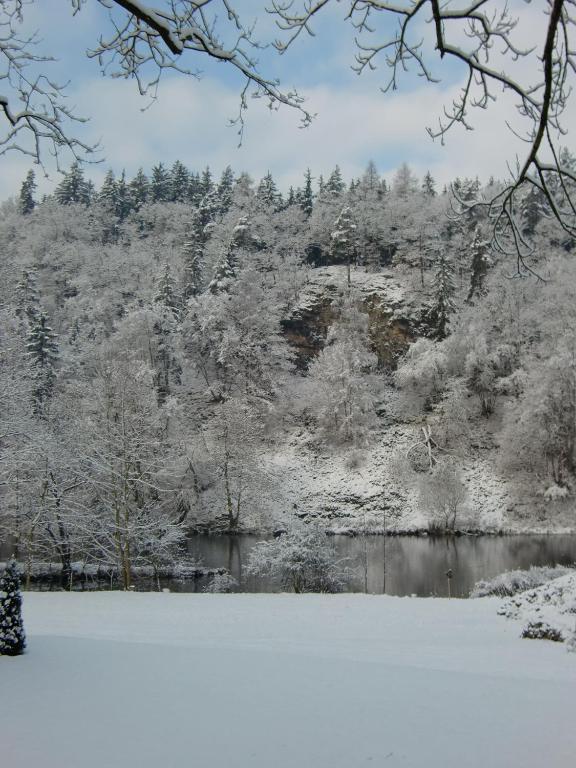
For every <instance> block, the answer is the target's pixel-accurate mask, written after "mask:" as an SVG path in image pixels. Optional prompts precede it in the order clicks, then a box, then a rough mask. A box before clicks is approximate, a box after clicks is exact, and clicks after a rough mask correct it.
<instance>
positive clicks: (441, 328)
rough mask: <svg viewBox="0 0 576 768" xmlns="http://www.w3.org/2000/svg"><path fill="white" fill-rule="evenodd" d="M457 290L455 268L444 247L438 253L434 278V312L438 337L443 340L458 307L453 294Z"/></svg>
mask: <svg viewBox="0 0 576 768" xmlns="http://www.w3.org/2000/svg"><path fill="white" fill-rule="evenodd" d="M455 292H456V283H455V270H454V266H453V265H452V263H451V261H450V259H449V258H448V255H447V253H446V251H445V250H444V249H442V250H441V251H440V253H439V254H438V261H437V264H436V271H435V273H434V277H433V279H432V296H433V305H432V313H433V315H434V318H435V321H436V337H437V338H438V339H439V340H440V341H441V340H442V339H445V338H446V336H447V331H446V329H447V326H448V323H449V321H450V315H452V313H453V312H454V310H455V309H456V306H455V304H454V300H453V296H454V293H455Z"/></svg>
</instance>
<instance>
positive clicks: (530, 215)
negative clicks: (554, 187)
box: [520, 186, 548, 237]
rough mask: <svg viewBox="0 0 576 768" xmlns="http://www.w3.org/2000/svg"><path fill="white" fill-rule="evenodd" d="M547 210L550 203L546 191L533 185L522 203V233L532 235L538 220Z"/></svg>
mask: <svg viewBox="0 0 576 768" xmlns="http://www.w3.org/2000/svg"><path fill="white" fill-rule="evenodd" d="M547 210H548V203H547V201H546V198H545V196H544V193H543V192H542V191H541V190H540V189H538V187H535V186H531V187H530V189H529V191H528V194H527V195H526V196H525V197H524V198H523V200H522V203H521V205H520V220H521V222H522V233H523V234H524V235H528V237H531V236H532V235H533V234H534V232H535V231H536V227H537V226H538V222H539V221H540V220H541V219H542V218H543V217H544V216H546V213H547Z"/></svg>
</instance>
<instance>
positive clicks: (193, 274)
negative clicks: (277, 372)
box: [182, 237, 204, 301]
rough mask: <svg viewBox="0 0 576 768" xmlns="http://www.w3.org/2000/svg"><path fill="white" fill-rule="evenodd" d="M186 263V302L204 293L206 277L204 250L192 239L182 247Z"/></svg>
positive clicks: (184, 288) (184, 282)
mask: <svg viewBox="0 0 576 768" xmlns="http://www.w3.org/2000/svg"><path fill="white" fill-rule="evenodd" d="M182 259H183V261H184V279H183V298H184V300H185V301H187V300H188V299H190V298H192V296H198V295H199V294H200V293H202V282H203V277H204V250H203V248H202V245H201V244H200V242H199V241H198V240H197V239H196V238H194V237H191V238H190V239H188V240H186V242H185V243H184V245H183V247H182Z"/></svg>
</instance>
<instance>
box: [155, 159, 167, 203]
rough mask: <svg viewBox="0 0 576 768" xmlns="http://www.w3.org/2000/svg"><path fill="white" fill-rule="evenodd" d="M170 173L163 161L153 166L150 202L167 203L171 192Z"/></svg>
mask: <svg viewBox="0 0 576 768" xmlns="http://www.w3.org/2000/svg"><path fill="white" fill-rule="evenodd" d="M171 186H172V185H171V183H170V174H169V173H168V171H167V170H166V168H164V166H163V165H162V163H158V165H156V166H154V168H152V180H151V182H150V202H152V203H167V202H168V201H169V200H170V194H171Z"/></svg>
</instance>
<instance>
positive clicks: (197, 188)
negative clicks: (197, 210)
mask: <svg viewBox="0 0 576 768" xmlns="http://www.w3.org/2000/svg"><path fill="white" fill-rule="evenodd" d="M201 199H202V184H201V182H200V175H199V174H198V173H191V174H190V182H189V184H188V200H189V202H190V203H192V205H198V203H199V202H200V200H201Z"/></svg>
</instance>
